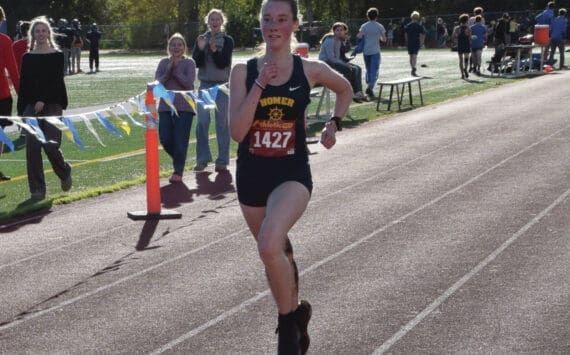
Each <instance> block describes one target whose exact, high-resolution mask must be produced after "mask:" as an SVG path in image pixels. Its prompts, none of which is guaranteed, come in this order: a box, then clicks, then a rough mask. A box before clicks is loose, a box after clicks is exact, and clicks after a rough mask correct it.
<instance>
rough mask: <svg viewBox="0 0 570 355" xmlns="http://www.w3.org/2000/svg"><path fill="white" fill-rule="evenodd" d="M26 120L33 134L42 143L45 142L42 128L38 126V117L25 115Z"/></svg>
mask: <svg viewBox="0 0 570 355" xmlns="http://www.w3.org/2000/svg"><path fill="white" fill-rule="evenodd" d="M26 122H27V123H28V124H29V125H30V127H32V129H33V130H34V132H35V134H34V136H35V137H36V138H37V139H38V140H39V141H40V142H42V143H44V144H45V143H46V137H45V136H44V132H42V129H41V128H40V125H39V124H38V119H37V118H35V117H26Z"/></svg>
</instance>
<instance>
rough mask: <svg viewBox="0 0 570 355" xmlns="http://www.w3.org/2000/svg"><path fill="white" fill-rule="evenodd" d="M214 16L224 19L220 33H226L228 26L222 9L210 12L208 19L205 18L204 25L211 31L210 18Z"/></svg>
mask: <svg viewBox="0 0 570 355" xmlns="http://www.w3.org/2000/svg"><path fill="white" fill-rule="evenodd" d="M214 14H218V15H220V17H221V18H222V26H220V31H221V32H224V31H225V29H226V27H225V26H224V25H225V24H226V15H224V13H223V12H222V10H220V9H211V10H210V11H208V14H207V15H206V17H204V23H205V24H206V26H208V29H210V17H211V16H212V15H214Z"/></svg>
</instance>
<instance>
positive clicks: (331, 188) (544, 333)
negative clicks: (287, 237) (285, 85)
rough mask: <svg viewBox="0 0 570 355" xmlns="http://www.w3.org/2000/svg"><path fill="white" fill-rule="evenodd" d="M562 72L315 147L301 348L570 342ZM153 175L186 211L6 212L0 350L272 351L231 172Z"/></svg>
mask: <svg viewBox="0 0 570 355" xmlns="http://www.w3.org/2000/svg"><path fill="white" fill-rule="evenodd" d="M569 77H570V72H556V73H554V74H550V75H547V76H543V77H539V78H534V79H532V80H526V81H517V82H514V83H513V84H510V85H506V86H503V87H499V88H496V89H493V90H489V91H487V92H484V93H480V94H477V95H474V96H472V97H469V98H461V99H456V100H453V101H449V102H446V103H443V104H440V105H435V106H429V107H423V108H419V109H416V110H413V111H410V112H407V113H402V114H399V115H396V116H392V117H391V118H389V119H388V120H384V121H376V122H372V123H367V124H364V125H362V126H360V127H358V128H355V129H349V130H345V131H343V132H341V133H340V134H339V136H338V144H337V146H336V147H334V148H333V149H332V150H330V151H326V150H325V149H324V148H322V147H321V146H317V145H311V150H312V151H313V153H314V154H313V155H312V156H311V161H312V167H313V174H314V181H315V190H314V194H313V198H312V201H311V204H310V205H309V207H308V210H307V212H306V214H305V216H304V217H303V218H302V219H301V221H300V222H299V223H298V224H297V225H296V227H295V228H294V229H293V231H292V232H291V238H292V240H293V245H294V248H295V255H296V258H297V260H298V264H299V267H300V270H301V291H300V292H301V296H302V298H306V299H308V300H310V301H311V303H312V304H313V308H314V316H313V321H312V322H311V324H310V328H309V329H310V333H311V336H312V346H311V353H313V354H372V353H376V354H382V353H393V354H425V353H430V354H444V353H463V354H478V353H480V354H483V353H485V354H487V353H496V354H507V353H516V354H537V353H547V354H568V353H570V327H568V324H570V311H569V310H570V298H569V297H568V294H570V276H568V275H570V266H569V265H570V262H569V260H570V218H569V210H570V164H569V156H570V115H569V114H568V101H567V100H568V97H570V85H568V79H569ZM232 168H233V167H232ZM162 185H163V188H162V198H163V201H164V206H165V208H171V209H176V210H178V211H179V212H182V213H183V218H182V219H181V220H170V221H167V220H163V221H160V222H146V223H145V222H135V221H131V220H129V219H128V218H127V217H126V214H127V212H128V211H136V210H141V209H143V210H144V208H145V206H146V202H145V189H144V186H140V187H136V188H132V189H129V190H125V191H121V192H117V193H113V194H108V195H103V196H100V197H98V198H94V199H89V200H84V201H80V202H77V203H73V204H70V205H66V206H57V207H55V208H53V209H52V211H50V212H49V213H47V214H44V215H41V216H35V217H32V218H29V219H26V220H23V221H20V222H19V223H16V224H9V225H3V226H0V244H1V246H2V247H1V248H0V304H1V305H2V306H1V308H0V323H1V325H0V353H3V354H15V353H70V354H71V353H75V354H89V353H121V354H134V353H137V354H138V353H145V354H163V353H164V354H271V353H274V352H275V347H276V336H275V334H273V332H274V330H275V326H276V313H275V307H274V305H273V302H272V299H271V297H270V295H269V291H268V290H267V286H266V284H265V278H264V272H263V268H262V265H261V264H260V262H259V261H258V259H257V255H256V249H255V245H254V243H253V239H252V238H251V237H250V236H249V235H248V232H247V230H246V227H245V224H244V222H243V220H242V217H241V215H240V211H239V207H238V204H237V201H236V194H235V191H234V182H233V180H232V176H231V175H217V174H215V173H205V174H197V175H194V174H187V176H186V177H185V184H184V185H181V186H172V185H168V183H167V182H166V181H163V182H162Z"/></svg>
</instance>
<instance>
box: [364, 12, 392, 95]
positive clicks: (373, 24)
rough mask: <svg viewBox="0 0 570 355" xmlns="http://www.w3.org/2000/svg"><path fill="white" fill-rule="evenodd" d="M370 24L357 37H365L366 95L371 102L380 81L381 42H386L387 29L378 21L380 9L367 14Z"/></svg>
mask: <svg viewBox="0 0 570 355" xmlns="http://www.w3.org/2000/svg"><path fill="white" fill-rule="evenodd" d="M366 16H367V17H368V22H366V23H364V24H363V25H362V26H360V31H359V32H358V35H357V37H358V38H362V37H364V49H363V51H362V53H363V55H364V64H365V66H366V84H367V88H366V95H368V97H369V98H370V100H374V99H375V98H376V97H375V96H374V91H373V89H374V86H375V85H376V81H377V80H378V71H379V70H380V62H381V56H380V41H382V42H385V41H386V29H385V28H384V26H382V25H381V24H380V23H378V21H376V19H377V18H378V9H377V8H375V7H371V8H369V9H368V11H367V12H366Z"/></svg>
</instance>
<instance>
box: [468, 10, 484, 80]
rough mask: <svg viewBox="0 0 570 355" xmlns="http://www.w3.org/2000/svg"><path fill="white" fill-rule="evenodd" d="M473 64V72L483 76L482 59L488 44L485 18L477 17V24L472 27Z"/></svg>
mask: <svg viewBox="0 0 570 355" xmlns="http://www.w3.org/2000/svg"><path fill="white" fill-rule="evenodd" d="M471 35H472V42H471V62H472V64H473V72H475V74H477V75H481V57H482V53H483V47H484V46H485V43H486V42H487V27H486V26H485V25H484V24H483V16H481V15H477V16H475V24H474V25H473V26H471Z"/></svg>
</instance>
